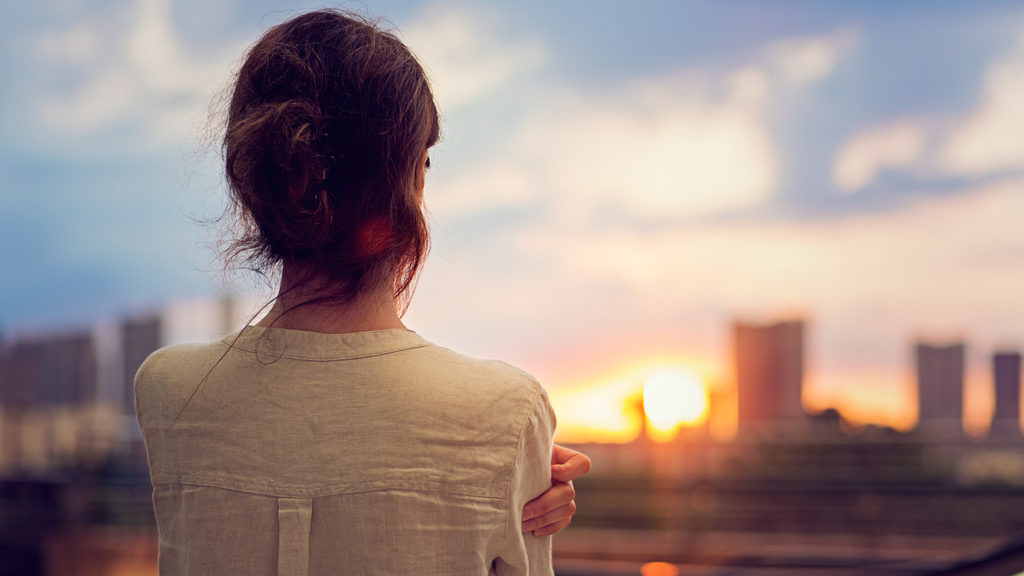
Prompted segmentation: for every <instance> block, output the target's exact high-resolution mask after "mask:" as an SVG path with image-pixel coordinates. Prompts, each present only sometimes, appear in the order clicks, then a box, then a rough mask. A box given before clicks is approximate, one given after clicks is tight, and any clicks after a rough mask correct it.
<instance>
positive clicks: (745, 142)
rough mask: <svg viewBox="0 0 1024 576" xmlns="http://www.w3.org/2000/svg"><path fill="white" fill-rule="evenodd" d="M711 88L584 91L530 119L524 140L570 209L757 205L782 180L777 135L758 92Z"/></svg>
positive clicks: (658, 214)
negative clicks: (753, 95) (590, 94)
mask: <svg viewBox="0 0 1024 576" xmlns="http://www.w3.org/2000/svg"><path fill="white" fill-rule="evenodd" d="M712 87H713V88H718V86H711V87H704V86H699V87H693V86H689V85H687V83H680V82H677V81H676V80H675V79H674V78H671V77H668V78H661V79H656V80H653V81H648V82H644V83H641V84H640V85H637V86H633V87H631V88H628V89H626V90H624V91H622V92H621V93H619V94H615V95H613V96H611V97H608V98H604V99H601V100H595V99H592V98H589V99H588V98H583V97H578V98H577V99H576V101H575V102H572V103H569V104H567V105H565V106H564V107H563V108H561V109H559V110H558V111H556V112H555V113H553V114H550V115H545V116H542V117H539V118H534V119H532V120H531V121H529V122H528V123H527V124H526V125H525V127H524V129H523V131H522V132H521V133H520V134H519V135H518V137H517V145H518V149H519V150H520V154H521V155H523V156H524V157H526V158H527V159H528V160H527V162H526V164H528V165H531V166H535V167H536V169H537V170H538V172H539V174H540V175H541V176H540V177H541V178H542V179H543V186H544V187H545V189H546V190H547V192H548V194H549V195H550V197H551V198H553V199H554V201H555V202H556V203H557V204H558V205H560V207H561V210H562V212H563V214H562V217H565V218H572V217H573V216H572V215H585V214H588V213H592V212H594V211H595V210H602V209H613V210H619V211H623V212H625V213H626V214H628V215H630V216H632V217H635V218H640V219H645V220H649V219H654V220H662V219H666V218H678V217H687V218H692V217H701V216H706V215H710V214H717V213H721V212H727V211H731V210H740V209H744V208H747V207H750V206H754V205H757V204H758V203H760V202H763V201H764V200H766V199H767V198H769V197H770V196H771V195H772V193H773V192H774V190H775V186H776V183H777V180H778V167H777V164H778V161H777V157H776V156H777V152H776V150H775V148H774V145H773V142H772V139H771V136H770V134H769V132H768V129H767V127H766V126H765V124H764V122H763V121H762V118H761V116H760V109H759V107H758V106H757V105H756V104H757V103H756V101H752V100H750V99H748V98H742V97H740V96H746V95H745V94H738V93H733V94H730V95H729V96H727V97H726V98H715V97H714V95H712V92H713V90H710V89H707V88H712ZM739 167H742V169H740V168H739Z"/></svg>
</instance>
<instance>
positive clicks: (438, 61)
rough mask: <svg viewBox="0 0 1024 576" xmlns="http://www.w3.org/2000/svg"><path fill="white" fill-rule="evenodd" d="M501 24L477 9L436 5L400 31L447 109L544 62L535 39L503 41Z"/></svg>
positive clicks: (493, 89)
mask: <svg viewBox="0 0 1024 576" xmlns="http://www.w3.org/2000/svg"><path fill="white" fill-rule="evenodd" d="M498 21H499V20H498V18H497V17H496V15H495V14H492V13H489V12H485V11H483V10H482V9H479V8H478V9H468V8H466V7H456V6H452V5H443V4H435V5H433V7H432V8H431V9H429V10H427V11H425V13H424V16H422V17H421V18H420V19H418V20H416V21H414V22H412V23H411V24H409V25H407V26H403V27H402V30H401V37H402V40H403V42H405V43H406V45H408V46H409V47H410V48H411V49H412V50H413V51H414V52H415V53H416V55H417V57H418V58H419V59H420V61H421V62H422V63H423V66H424V68H426V70H427V72H428V74H429V75H430V79H431V85H432V87H433V89H434V96H435V98H436V99H437V101H438V102H440V103H441V104H442V106H443V107H444V108H445V109H447V110H452V109H455V108H458V107H460V106H465V105H467V104H469V103H471V102H474V101H476V100H479V99H480V98H482V97H484V96H486V95H488V94H490V93H492V92H494V91H495V90H497V89H499V88H501V87H503V86H505V85H507V84H508V83H509V82H511V81H512V80H513V79H516V78H519V77H521V76H522V75H524V74H526V73H529V72H531V71H533V70H536V69H537V68H538V67H539V66H540V65H541V64H542V63H543V61H544V56H545V52H544V48H543V46H542V44H541V43H540V42H539V41H537V40H531V39H526V40H518V41H515V42H511V43H507V42H506V43H502V42H500V41H499V40H498V38H499V33H498V30H497V28H498V26H497V24H498Z"/></svg>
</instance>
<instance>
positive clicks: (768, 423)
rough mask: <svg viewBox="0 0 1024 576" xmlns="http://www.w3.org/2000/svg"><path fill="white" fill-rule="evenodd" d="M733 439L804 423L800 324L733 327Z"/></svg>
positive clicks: (802, 334) (802, 348)
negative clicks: (736, 419)
mask: <svg viewBox="0 0 1024 576" xmlns="http://www.w3.org/2000/svg"><path fill="white" fill-rule="evenodd" d="M733 340H734V344H735V360H736V392H737V395H738V399H737V400H738V406H739V414H738V416H739V422H738V425H739V433H740V434H746V433H749V432H756V431H769V430H780V429H781V428H788V427H791V426H792V425H794V424H795V423H797V422H800V421H802V420H803V418H804V409H803V402H802V401H801V393H802V390H803V379H804V323H803V321H791V322H779V323H775V324H747V323H743V322H737V323H736V324H735V326H734V327H733Z"/></svg>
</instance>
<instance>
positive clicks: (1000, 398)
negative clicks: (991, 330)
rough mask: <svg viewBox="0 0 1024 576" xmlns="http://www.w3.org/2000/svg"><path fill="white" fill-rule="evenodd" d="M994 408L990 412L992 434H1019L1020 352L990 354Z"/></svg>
mask: <svg viewBox="0 0 1024 576" xmlns="http://www.w3.org/2000/svg"><path fill="white" fill-rule="evenodd" d="M992 374H993V377H994V378H995V391H996V409H995V413H994V414H992V429H991V433H992V434H998V435H1006V436H1009V435H1013V436H1019V435H1020V353H1019V352H997V353H995V354H993V355H992Z"/></svg>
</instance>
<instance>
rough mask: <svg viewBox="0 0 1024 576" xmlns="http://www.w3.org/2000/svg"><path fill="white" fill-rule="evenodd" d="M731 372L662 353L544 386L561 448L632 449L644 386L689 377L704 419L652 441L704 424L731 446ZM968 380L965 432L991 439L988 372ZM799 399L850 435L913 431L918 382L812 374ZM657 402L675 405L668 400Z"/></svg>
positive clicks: (861, 374) (651, 422) (658, 427)
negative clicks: (661, 378) (662, 378)
mask: <svg viewBox="0 0 1024 576" xmlns="http://www.w3.org/2000/svg"><path fill="white" fill-rule="evenodd" d="M727 366H728V360H727V359H725V358H715V359H701V358H696V357H692V356H690V357H686V356H676V357H672V356H671V355H669V354H660V355H656V356H655V355H650V356H641V357H639V359H637V360H636V361H633V362H630V363H623V364H619V365H618V366H617V367H616V366H615V365H614V364H613V360H612V359H611V358H609V357H603V358H600V359H598V360H597V361H596V362H594V363H593V365H591V366H587V367H586V368H584V369H581V370H580V371H579V372H577V373H576V375H575V376H576V378H574V379H573V380H572V381H568V382H567V381H565V380H564V379H563V380H561V381H554V382H551V381H550V380H547V381H549V384H550V386H549V394H550V397H551V402H552V404H553V406H554V408H555V412H556V414H557V416H558V432H557V440H558V441H559V442H563V443H588V442H596V443H610V444H621V443H627V442H631V441H633V440H635V439H636V438H637V437H638V436H639V435H640V434H641V431H642V430H643V424H644V420H643V418H644V415H643V412H642V410H641V408H642V405H641V399H642V397H643V392H644V385H645V384H646V383H647V382H649V381H650V380H651V379H652V378H653V377H655V376H656V375H659V374H690V375H692V377H693V378H695V379H696V380H697V382H699V383H701V384H702V386H701V387H702V388H703V390H704V394H705V396H704V398H705V408H704V409H703V410H702V411H701V415H700V417H699V418H698V420H697V421H696V422H695V423H690V424H685V422H687V421H688V419H687V418H680V419H679V420H680V426H674V425H673V424H672V423H667V424H663V423H661V422H659V419H658V418H657V417H655V418H649V419H648V427H647V429H648V434H649V436H650V437H651V438H652V439H654V440H655V441H668V440H671V439H672V438H673V437H674V436H675V435H676V434H677V433H678V431H679V428H680V427H682V426H685V425H690V426H693V425H695V424H696V425H707V427H708V432H709V434H710V436H711V437H713V438H715V439H716V440H718V441H729V440H731V439H732V438H734V437H735V435H736V431H737V421H736V418H737V414H736V401H737V398H736V387H735V381H734V377H733V376H732V375H731V374H729V373H728V372H726V371H725V370H724V368H723V367H727ZM564 368H566V369H567V368H569V367H568V366H566V367H564ZM588 369H589V370H588ZM588 372H589V373H588ZM602 373H603V374H602ZM966 376H967V377H966V381H965V391H964V415H963V418H964V429H965V433H966V434H967V435H969V436H972V437H983V436H984V435H985V434H986V433H987V432H988V422H989V419H990V418H991V415H992V410H993V405H994V399H993V391H992V386H991V375H990V374H989V373H988V372H987V367H979V368H978V369H977V370H972V371H968V374H967V375H966ZM802 396H803V406H804V409H805V410H806V411H807V413H809V414H812V415H813V414H816V413H820V412H822V411H823V410H825V409H828V408H835V409H836V410H838V411H839V413H840V414H841V415H842V418H843V420H844V421H846V422H847V423H848V424H849V425H850V426H851V427H852V428H847V431H848V432H849V431H850V430H857V429H859V428H862V427H864V426H867V425H876V426H889V427H892V428H894V429H896V430H899V431H901V432H908V431H910V430H913V429H914V427H915V426H916V425H917V390H916V382H915V377H914V374H913V371H912V369H910V368H908V367H902V368H900V369H894V370H885V369H879V370H870V369H869V370H844V371H838V370H827V371H824V370H822V371H819V370H814V369H813V368H812V369H811V370H810V371H809V373H808V374H807V375H806V378H805V380H804V390H803V395H802ZM648 402H649V403H650V401H648ZM657 402H658V403H659V404H670V403H672V401H671V400H667V401H657ZM1022 403H1024V399H1022ZM1022 429H1024V426H1022Z"/></svg>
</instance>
